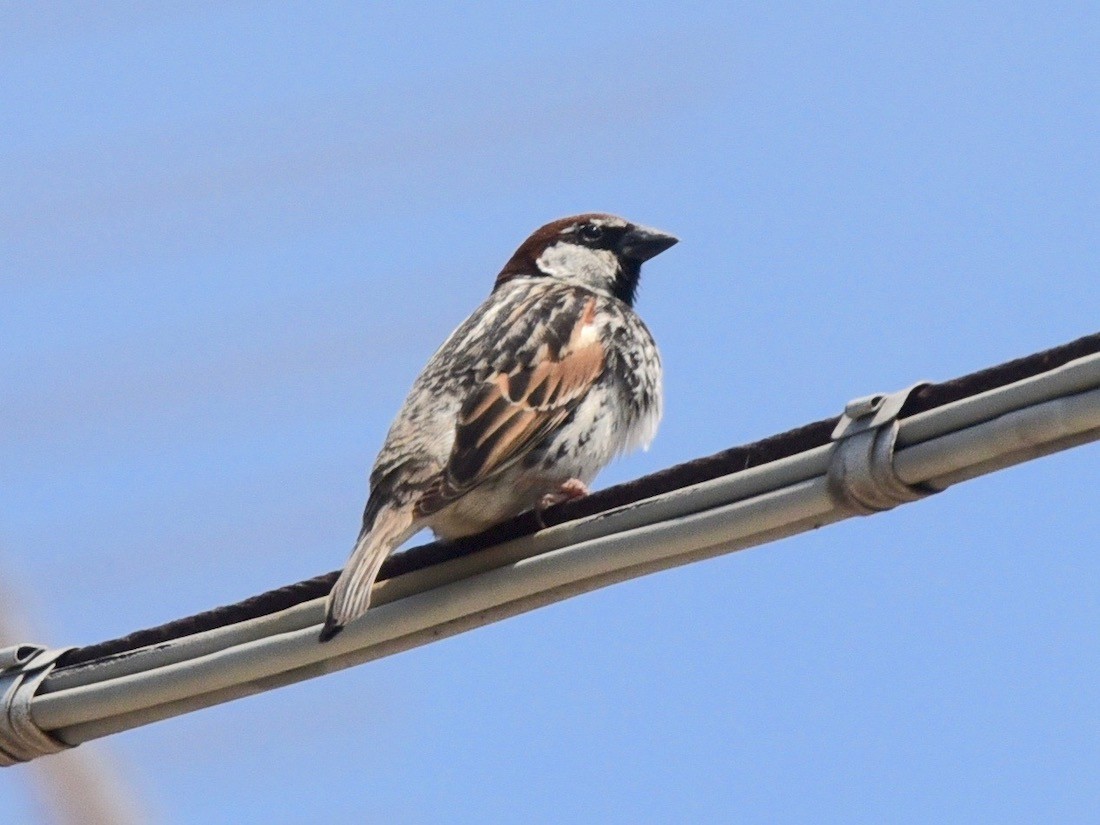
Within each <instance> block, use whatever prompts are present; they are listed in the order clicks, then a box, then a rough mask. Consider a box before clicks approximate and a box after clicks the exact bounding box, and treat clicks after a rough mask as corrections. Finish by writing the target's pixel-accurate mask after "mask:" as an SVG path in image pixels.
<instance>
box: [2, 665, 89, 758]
mask: <svg viewBox="0 0 1100 825" xmlns="http://www.w3.org/2000/svg"><path fill="white" fill-rule="evenodd" d="M68 650H72V648H71V647H61V648H47V647H42V646H41V645H15V646H13V647H5V648H0V767H7V766H9V765H15V764H17V763H19V762H29V761H30V760H32V759H35V758H37V757H39V756H45V755H46V754H50V753H58V752H60V751H63V750H65V749H66V748H69V747H71V745H67V744H65V743H64V742H62V741H61V740H59V739H57V738H55V737H53V736H50V734H48V733H46V732H45V731H43V730H42V729H41V728H39V727H38V725H37V724H35V722H34V719H33V718H31V700H32V699H33V698H34V694H35V692H36V691H37V690H38V688H39V686H40V685H41V684H42V682H43V681H44V680H45V678H46V677H47V676H48V675H49V674H50V671H52V670H53V669H54V665H56V664H57V660H58V659H59V658H61V655H62V654H63V653H65V652H66V651H68Z"/></svg>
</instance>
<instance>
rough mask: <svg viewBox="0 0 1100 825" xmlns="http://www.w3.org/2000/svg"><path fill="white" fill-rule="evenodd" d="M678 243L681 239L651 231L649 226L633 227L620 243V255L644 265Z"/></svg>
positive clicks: (654, 230)
mask: <svg viewBox="0 0 1100 825" xmlns="http://www.w3.org/2000/svg"><path fill="white" fill-rule="evenodd" d="M677 241H679V238H675V237H673V236H672V235H668V234H666V233H664V232H659V231H658V230H656V229H650V228H649V227H647V226H632V227H631V228H630V229H629V230H627V232H626V234H625V235H623V237H622V240H621V241H620V242H619V254H620V255H622V256H623V257H624V258H630V259H631V260H634V261H638V262H639V263H642V262H644V261H648V260H649V259H650V258H653V257H655V256H657V255H660V254H661V253H662V252H664V251H665V250H666V249H668V248H669V247H670V246H672V245H674V244H675V243H676V242H677Z"/></svg>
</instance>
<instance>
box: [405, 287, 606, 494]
mask: <svg viewBox="0 0 1100 825" xmlns="http://www.w3.org/2000/svg"><path fill="white" fill-rule="evenodd" d="M520 308H521V309H522V317H520V313H519V312H516V313H515V314H514V315H513V319H514V320H515V322H516V323H515V325H514V328H513V329H512V330H508V331H505V332H504V334H503V335H502V336H501V338H500V339H499V345H500V346H502V347H504V348H505V350H507V349H509V348H510V347H514V351H512V352H509V351H505V352H498V353H497V356H498V357H496V358H495V359H494V364H495V365H496V366H495V367H494V368H493V369H492V370H490V372H489V373H488V375H487V376H486V377H485V379H484V380H483V381H482V382H480V383H479V385H478V386H477V388H476V389H474V390H473V392H471V393H470V395H469V396H468V397H467V398H466V399H465V401H464V402H463V404H462V406H461V408H460V409H459V413H458V418H457V421H456V424H455V440H454V446H453V448H452V449H451V454H450V457H449V459H448V461H447V465H446V466H445V467H444V468H443V471H442V473H440V475H439V476H438V478H437V479H436V481H435V483H433V484H432V485H431V487H430V488H429V489H428V490H427V491H426V492H425V494H424V495H423V496H422V497H421V499H420V500H419V502H418V503H417V507H416V509H417V512H418V514H419V515H429V514H431V513H434V512H435V511H437V510H439V509H441V508H442V507H444V506H446V505H447V504H449V503H450V502H452V501H454V500H455V499H457V498H459V497H461V496H462V495H464V494H465V493H467V492H469V491H470V490H472V489H473V488H475V487H477V486H478V485H479V484H481V483H483V482H484V481H486V480H487V479H490V478H492V477H493V476H495V475H497V474H498V473H500V472H501V471H502V470H504V469H506V468H507V467H509V466H511V465H512V464H514V463H515V462H516V461H519V460H520V459H521V458H523V457H524V456H525V455H526V454H527V453H528V452H529V451H530V450H531V449H532V448H533V447H535V446H536V445H537V444H538V443H539V442H540V441H542V440H543V439H544V438H545V437H546V436H547V435H549V434H550V433H551V432H553V431H554V429H555V428H557V427H559V426H561V424H562V423H563V422H564V421H565V420H566V419H567V418H568V417H569V414H570V413H571V412H572V411H573V410H574V409H575V408H576V406H577V405H578V404H579V403H580V402H581V400H582V399H583V398H584V396H585V395H586V394H587V393H588V391H589V389H591V387H592V385H593V384H595V383H596V381H597V380H598V379H599V377H600V375H601V374H602V373H603V370H604V366H605V363H606V353H605V350H604V345H603V342H602V341H601V338H600V335H599V331H598V329H597V326H596V308H597V299H596V297H595V296H594V295H592V294H591V293H588V292H582V291H579V290H578V291H570V292H569V293H566V294H565V295H562V294H561V293H558V294H557V295H555V296H552V297H551V296H547V297H545V298H543V299H542V300H536V301H533V302H529V303H528V302H525V303H524V304H521V307H520ZM515 332H522V334H523V336H524V337H523V338H522V339H519V340H518V341H517V336H516V335H515ZM509 342H515V343H511V344H510V343H509ZM501 356H503V357H501Z"/></svg>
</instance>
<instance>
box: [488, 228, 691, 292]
mask: <svg viewBox="0 0 1100 825" xmlns="http://www.w3.org/2000/svg"><path fill="white" fill-rule="evenodd" d="M676 241H677V239H676V238H674V237H673V236H672V235H668V234H666V233H664V232H659V231H657V230H656V229H649V228H648V227H645V226H639V225H638V224H634V223H631V222H630V221H627V220H624V219H623V218H618V217H616V216H614V215H604V214H601V213H598V212H591V213H588V214H585V215H574V216H573V217H571V218H561V219H560V220H556V221H552V222H551V223H548V224H546V226H544V227H542V228H541V229H537V230H535V231H534V232H533V233H532V234H531V237H529V238H528V239H527V240H526V241H524V242H523V243H522V244H520V247H519V249H517V250H516V252H515V254H514V255H512V257H511V258H510V259H509V260H508V263H506V264H505V265H504V269H502V270H501V271H500V275H498V276H497V280H496V286H495V287H494V289H495V288H497V287H500V286H501V284H505V283H508V282H509V281H511V280H513V279H515V278H525V277H526V278H557V279H559V280H562V281H567V282H569V283H574V284H577V285H579V286H583V287H586V288H588V289H591V290H593V291H595V292H601V293H603V294H606V295H614V296H615V297H616V298H618V299H620V300H621V301H624V302H625V303H627V304H630V305H633V303H634V296H635V294H636V292H637V290H638V278H639V277H640V275H641V271H642V264H643V263H644V262H645V261H648V260H649V259H650V258H652V257H654V256H655V255H658V254H660V253H661V252H664V251H665V250H666V249H668V248H669V247H670V246H672V245H673V244H674V243H676Z"/></svg>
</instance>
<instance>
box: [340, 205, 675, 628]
mask: <svg viewBox="0 0 1100 825" xmlns="http://www.w3.org/2000/svg"><path fill="white" fill-rule="evenodd" d="M676 240H677V239H676V238H674V237H673V236H671V235H667V234H665V233H664V232H658V231H657V230H655V229H648V228H646V227H643V226H638V225H637V224H633V223H630V222H629V221H626V220H623V219H622V218H618V217H615V216H614V215H604V214H598V213H591V214H585V215H577V216H574V217H571V218H562V219H561V220H557V221H553V222H552V223H548V224H547V225H546V226H544V227H542V228H541V229H538V230H536V231H535V232H534V234H532V235H531V236H530V237H529V238H528V239H527V240H526V241H524V242H523V244H521V245H520V247H519V249H517V250H516V252H515V254H514V255H512V257H511V258H510V259H509V261H508V263H506V264H505V265H504V268H503V269H502V270H501V271H500V274H499V275H498V276H497V279H496V284H495V285H494V286H493V291H492V293H491V294H490V295H489V297H488V298H487V299H486V300H485V302H484V303H483V304H482V305H481V306H480V307H478V308H477V309H476V310H474V313H473V314H472V315H471V316H470V317H469V318H467V319H466V321H464V322H463V323H462V325H461V326H459V328H458V329H457V330H455V331H454V332H453V333H452V334H451V337H450V338H448V339H447V340H446V341H445V342H444V344H443V346H442V347H440V348H439V350H438V351H437V352H436V353H435V355H433V356H432V358H431V360H430V361H429V362H428V364H427V366H425V367H424V370H423V372H421V373H420V376H419V377H418V378H417V379H416V382H415V383H414V384H413V387H412V390H411V391H410V392H409V396H408V398H407V399H406V400H405V404H404V406H403V407H402V408H401V411H400V412H399V413H398V414H397V418H396V419H395V420H394V422H393V424H392V425H391V427H390V431H389V434H388V435H387V436H386V442H385V444H384V445H383V447H382V451H381V452H380V453H379V455H378V458H377V460H376V461H375V464H374V470H373V471H372V472H371V476H370V496H369V498H368V500H367V506H366V510H365V511H364V513H363V529H362V530H361V531H360V533H359V538H358V540H357V541H356V543H355V548H354V550H353V551H352V554H351V558H350V559H349V560H348V562H347V565H346V566H345V567H344V569H343V571H342V572H341V573H340V577H339V579H338V580H337V581H336V584H335V586H334V587H333V589H332V592H331V594H330V595H329V599H328V605H327V608H326V615H325V623H324V627H323V628H322V630H321V641H322V642H324V641H327V640H328V639H331V638H332V637H333V636H335V635H336V634H337V633H339V632H340V630H341V629H342V628H343V627H344V625H346V624H347V623H348V622H350V621H352V620H353V619H356V618H358V617H359V616H361V615H362V614H363V613H365V612H366V610H367V607H368V605H369V603H370V593H371V587H372V586H373V584H374V580H375V578H376V577H377V576H378V570H379V568H380V567H381V566H382V562H383V561H384V560H385V558H386V556H388V555H389V553H390V551H391V550H393V549H394V548H395V547H397V546H398V545H400V544H401V543H402V542H404V541H405V540H406V539H407V538H409V536H411V535H412V534H413V533H416V532H417V531H419V530H421V529H422V528H425V527H429V528H431V529H432V530H433V531H434V532H435V534H436V535H437V536H439V537H440V538H443V539H455V538H459V537H461V536H468V535H473V534H474V533H478V532H481V531H482V530H485V529H487V528H489V527H491V526H493V525H494V524H498V523H499V522H501V521H504V520H505V519H507V518H510V517H511V516H515V515H517V514H519V513H522V512H524V511H525V510H530V509H532V508H539V509H541V508H545V507H548V506H550V505H552V504H555V503H558V502H561V501H565V500H568V499H572V498H578V497H580V496H583V495H586V494H587V493H588V487H587V485H588V484H589V483H590V482H591V481H592V479H593V478H594V477H595V475H596V473H597V472H599V471H600V469H602V468H603V466H604V465H605V464H607V463H608V462H609V461H610V460H611V459H612V458H613V457H614V456H615V455H616V454H618V453H621V452H624V451H626V450H630V449H632V448H634V447H637V446H648V445H649V442H650V441H651V440H652V438H653V436H654V434H655V433H656V430H657V423H658V421H659V420H660V418H661V359H660V356H659V355H658V353H657V346H656V344H654V342H653V337H652V336H651V335H650V334H649V330H647V329H646V327H645V324H643V323H642V320H641V319H640V318H639V317H638V316H637V315H636V314H635V312H634V298H635V295H636V294H637V290H638V279H639V276H640V274H641V267H642V264H643V263H644V262H645V261H648V260H649V259H650V258H652V257H654V256H655V255H657V254H659V253H661V252H663V251H664V250H666V249H668V248H669V247H670V246H672V245H673V244H675V243H676Z"/></svg>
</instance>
